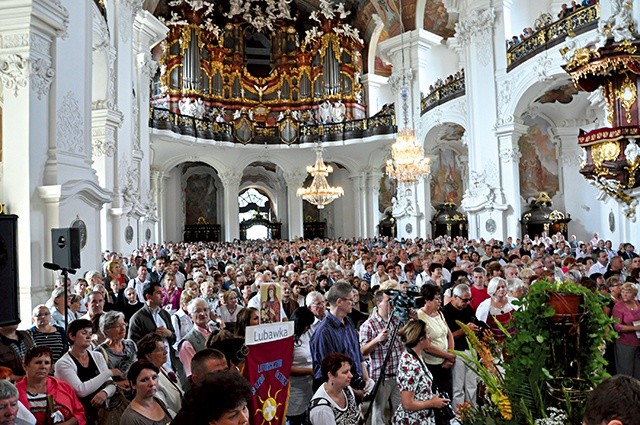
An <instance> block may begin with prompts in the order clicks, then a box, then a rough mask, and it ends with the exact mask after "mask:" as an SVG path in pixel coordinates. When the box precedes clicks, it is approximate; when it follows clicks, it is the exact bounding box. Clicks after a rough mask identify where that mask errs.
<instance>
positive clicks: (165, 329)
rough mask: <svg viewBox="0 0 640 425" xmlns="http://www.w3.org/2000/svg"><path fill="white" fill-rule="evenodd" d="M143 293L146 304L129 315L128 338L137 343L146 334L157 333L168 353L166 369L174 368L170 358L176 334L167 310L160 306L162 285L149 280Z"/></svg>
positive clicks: (171, 357) (172, 356)
mask: <svg viewBox="0 0 640 425" xmlns="http://www.w3.org/2000/svg"><path fill="white" fill-rule="evenodd" d="M143 294H144V298H145V303H146V305H145V306H144V307H142V308H141V309H140V310H138V311H137V312H136V313H135V314H134V315H133V316H132V317H131V321H130V322H129V339H131V340H133V342H135V343H137V342H138V341H140V340H141V339H142V337H143V336H145V335H146V334H149V333H155V334H157V335H159V336H160V337H161V338H162V340H163V342H164V345H165V348H166V349H167V350H169V353H170V355H169V356H168V357H167V363H165V366H166V367H167V368H168V370H174V368H173V365H172V359H173V358H174V356H175V354H174V351H173V345H174V344H175V342H176V334H175V331H174V330H173V325H172V324H171V316H170V315H169V312H168V311H167V310H165V309H163V308H162V287H161V286H160V284H159V283H156V282H149V283H147V284H146V285H145V286H144V290H143Z"/></svg>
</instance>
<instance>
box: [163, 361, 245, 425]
mask: <svg viewBox="0 0 640 425" xmlns="http://www.w3.org/2000/svg"><path fill="white" fill-rule="evenodd" d="M211 400H215V401H216V402H215V403H211ZM250 400H251V384H250V383H249V381H247V380H246V379H245V378H244V377H243V376H241V375H239V374H238V373H237V372H234V371H228V370H226V371H222V372H216V373H212V374H208V375H206V376H205V378H204V379H203V380H202V381H201V382H200V383H199V384H198V385H196V386H195V387H194V388H193V389H192V390H191V391H189V392H188V393H187V395H186V396H185V399H184V406H183V408H182V410H181V411H180V412H179V413H178V415H177V416H176V419H175V420H174V421H173V422H172V425H248V424H249V409H248V404H249V401H250Z"/></svg>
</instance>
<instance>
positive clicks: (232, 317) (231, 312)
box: [220, 289, 242, 332]
mask: <svg viewBox="0 0 640 425" xmlns="http://www.w3.org/2000/svg"><path fill="white" fill-rule="evenodd" d="M223 301H224V305H221V306H220V320H222V321H223V322H224V326H225V329H228V330H229V331H231V332H233V328H234V327H235V325H236V321H237V320H238V313H240V310H242V308H241V307H239V306H238V293H237V292H236V291H234V290H232V289H230V290H228V291H226V292H225V293H224V295H223Z"/></svg>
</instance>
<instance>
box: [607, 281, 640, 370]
mask: <svg viewBox="0 0 640 425" xmlns="http://www.w3.org/2000/svg"><path fill="white" fill-rule="evenodd" d="M637 295H638V289H637V288H636V287H635V286H634V285H633V284H631V283H625V284H624V285H622V292H621V294H620V301H618V302H617V303H616V305H615V306H614V307H613V317H614V318H615V319H616V320H617V322H618V323H616V324H615V325H614V328H615V330H616V331H617V332H618V339H617V340H616V369H617V371H618V373H619V374H622V375H629V376H633V377H634V378H640V339H639V338H638V334H637V333H638V332H640V302H638V301H637V300H636V296H637Z"/></svg>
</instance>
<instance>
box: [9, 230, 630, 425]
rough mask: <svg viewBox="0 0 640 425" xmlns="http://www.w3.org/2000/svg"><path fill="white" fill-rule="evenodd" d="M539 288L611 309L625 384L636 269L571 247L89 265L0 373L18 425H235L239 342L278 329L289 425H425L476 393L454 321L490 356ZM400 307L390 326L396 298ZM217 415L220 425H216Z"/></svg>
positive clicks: (554, 241) (236, 255) (171, 254)
mask: <svg viewBox="0 0 640 425" xmlns="http://www.w3.org/2000/svg"><path fill="white" fill-rule="evenodd" d="M556 278H558V279H564V280H571V281H574V282H576V283H578V284H581V285H584V286H586V287H588V288H591V289H592V290H594V291H598V292H600V293H602V294H603V296H606V297H609V298H610V299H611V302H610V305H609V307H608V310H607V311H608V314H610V315H611V316H612V317H615V318H616V319H617V323H616V325H615V328H616V331H617V332H618V334H619V337H618V339H617V340H616V342H615V344H614V345H613V346H611V347H608V349H607V354H606V355H605V357H606V358H607V359H608V360H609V362H610V364H609V368H610V369H609V370H610V371H611V372H612V373H613V374H616V373H619V374H624V375H629V376H632V377H634V378H640V339H639V338H638V336H637V335H638V334H640V326H638V325H637V323H638V321H640V302H639V301H638V288H640V257H639V256H638V254H637V253H636V252H635V247H634V246H633V245H632V244H631V243H628V242H627V243H621V244H619V245H618V248H617V249H615V248H614V244H613V243H612V242H611V241H606V240H601V239H600V238H599V236H598V234H597V233H596V234H594V236H593V239H591V240H589V241H585V242H580V241H578V240H577V239H576V238H575V237H573V236H572V237H571V238H569V239H568V240H566V239H565V238H564V237H563V236H562V235H560V234H558V235H552V236H547V235H542V236H540V237H536V238H529V237H525V238H524V239H515V240H514V239H512V238H508V239H507V240H506V241H504V242H501V241H496V240H488V241H485V240H483V239H476V240H468V239H464V238H454V239H451V238H436V239H435V240H426V239H425V240H422V239H420V240H415V241H412V240H408V241H404V240H403V241H396V240H393V239H388V238H376V239H359V240H355V239H352V240H349V239H339V240H329V239H325V240H319V239H316V240H296V241H246V242H240V241H236V242H234V243H204V242H202V243H166V244H162V245H160V244H152V245H145V246H142V247H140V248H139V249H137V250H135V251H134V252H133V253H131V254H130V255H123V254H121V253H116V252H105V253H104V261H103V263H102V265H101V267H100V270H88V271H86V272H85V273H83V275H82V277H79V278H77V279H76V280H75V281H73V282H72V281H67V282H66V285H65V282H64V280H63V279H62V278H60V279H58V280H57V281H56V282H55V284H54V285H52V288H51V290H52V292H51V299H50V300H48V301H47V302H46V303H45V304H41V305H37V306H34V309H33V327H31V328H30V329H29V330H26V331H23V330H18V327H19V324H18V323H16V324H14V325H10V326H3V327H0V366H2V367H3V368H4V373H5V376H7V378H8V379H9V380H10V381H12V382H15V383H16V388H17V394H18V396H16V397H17V398H18V399H19V403H20V404H21V405H24V406H23V407H25V408H24V409H19V412H20V415H23V416H25V417H27V418H26V419H25V420H26V421H27V422H24V423H33V424H35V423H38V424H40V423H62V424H69V425H71V424H84V423H89V424H91V423H95V424H102V423H118V421H120V422H119V423H122V424H129V423H136V424H138V423H140V424H147V423H148V424H154V423H167V422H169V421H173V422H172V423H177V424H181V423H187V421H188V423H190V424H193V423H205V422H203V421H204V419H203V418H205V417H207V418H210V419H209V420H207V421H206V423H234V424H235V423H248V422H247V421H248V419H247V415H248V414H247V402H248V400H249V396H250V384H249V383H248V382H246V380H244V378H240V376H239V375H237V371H238V370H239V369H241V368H242V367H243V362H244V356H243V352H244V351H245V350H243V349H242V347H243V344H244V335H245V329H246V327H247V326H251V325H257V324H259V323H260V322H261V321H273V320H291V321H293V322H294V352H293V353H292V357H293V359H294V361H293V367H292V369H291V387H290V397H289V398H288V403H289V405H288V406H287V416H288V419H289V423H290V424H291V425H298V424H309V423H310V424H314V425H324V424H327V423H334V422H335V423H337V424H357V423H358V421H359V420H360V418H361V415H362V414H363V413H364V409H363V408H362V400H363V399H365V398H366V397H367V396H370V399H371V401H370V403H371V407H372V411H373V415H371V423H372V424H389V423H394V424H415V423H418V422H426V423H433V424H437V425H443V424H448V423H449V420H450V415H448V414H447V411H448V410H449V407H451V406H453V407H454V409H455V406H457V405H458V404H462V403H464V402H465V401H469V402H471V403H475V402H476V398H477V392H478V391H477V390H478V384H479V382H478V378H477V377H476V376H475V375H474V374H473V373H472V372H471V371H470V370H468V369H467V368H466V367H465V365H464V363H463V362H462V361H460V360H459V359H457V357H456V355H455V354H454V353H452V351H451V350H454V349H455V350H458V351H463V352H464V351H465V350H468V349H469V347H468V346H467V343H466V339H465V337H464V332H463V330H462V329H460V326H458V325H457V321H461V322H463V323H467V324H468V326H469V327H470V328H471V329H473V330H478V329H480V328H483V329H490V330H491V332H493V333H494V336H495V338H496V340H500V339H501V338H504V335H502V334H501V332H502V331H504V330H505V329H507V330H509V326H510V318H511V314H512V313H513V311H514V310H515V309H517V308H518V307H517V304H514V303H513V301H514V300H515V299H516V298H519V297H522V296H525V295H526V293H527V290H528V288H529V286H530V285H535V282H536V281H537V280H538V279H546V280H551V279H556ZM263 285H267V289H266V291H265V293H266V294H267V298H266V300H265V299H264V298H263V299H262V301H261V297H260V287H261V286H263ZM65 288H67V291H68V293H67V294H66V295H67V296H66V299H67V305H66V306H65V305H64V302H63V301H61V300H64V298H65V297H64V296H63V295H64V291H65ZM276 289H279V290H280V291H281V292H279V293H281V297H280V298H278V297H276V296H275V295H276V292H277V291H276ZM398 294H401V295H402V294H404V295H402V296H401V297H400V299H399V298H398ZM407 294H409V295H407ZM417 295H420V300H421V301H420V302H419V305H417V306H416V307H417V308H416V310H415V311H413V312H412V313H411V314H410V315H409V317H401V316H400V315H399V314H398V312H402V310H404V308H402V306H399V303H400V301H401V300H402V297H405V296H417ZM23 325H25V324H23ZM22 327H24V326H22ZM336 353H339V354H336ZM245 354H246V353H245ZM0 371H2V369H0ZM220 371H224V372H220ZM210 372H213V375H211V376H210V375H209V374H208V373H210ZM0 382H2V381H0ZM220 385H226V386H227V387H225V388H226V390H227V391H226V392H225V388H222V389H221V388H220ZM3 391H4V392H3ZM221 391H222V392H221ZM5 392H6V394H9V395H11V394H13V392H12V391H11V390H10V389H9V390H5V389H3V387H2V388H0V403H2V400H3V398H2V397H3V395H6V394H5ZM218 393H219V394H221V396H220V397H218V398H215V397H213V396H212V395H215V394H218ZM222 394H226V395H228V394H236V395H237V398H235V399H233V400H231V401H228V400H227V399H228V397H225V396H222ZM205 399H206V400H207V402H204V403H202V400H205ZM51 400H53V404H52V402H51ZM211 400H216V402H213V403H212V402H211ZM203 409H207V411H206V412H204V411H203ZM196 413H198V414H199V415H200V416H195V414H196ZM15 414H16V416H17V415H18V410H16V413H15ZM231 414H232V415H233V417H234V418H238V420H237V421H236V422H224V421H222V420H221V418H226V417H228V416H229V415H231ZM120 417H121V418H122V419H119V418H120ZM114 421H115V422H114ZM216 421H217V422H216Z"/></svg>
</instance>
